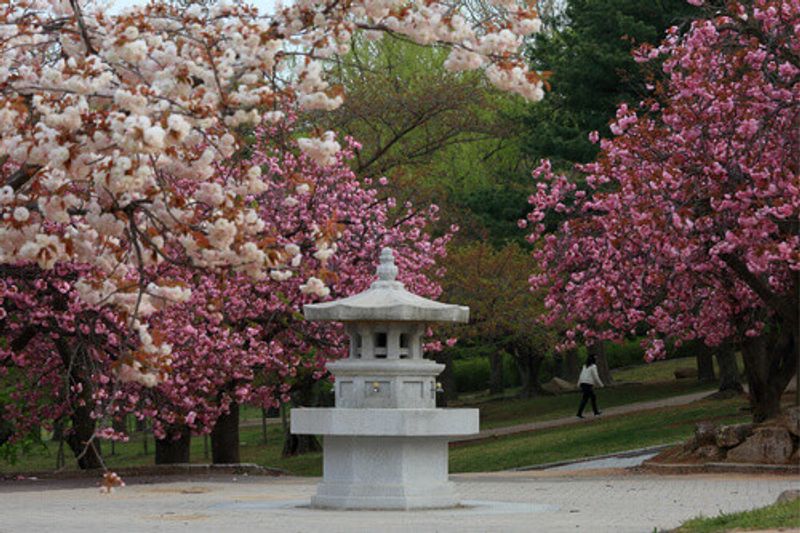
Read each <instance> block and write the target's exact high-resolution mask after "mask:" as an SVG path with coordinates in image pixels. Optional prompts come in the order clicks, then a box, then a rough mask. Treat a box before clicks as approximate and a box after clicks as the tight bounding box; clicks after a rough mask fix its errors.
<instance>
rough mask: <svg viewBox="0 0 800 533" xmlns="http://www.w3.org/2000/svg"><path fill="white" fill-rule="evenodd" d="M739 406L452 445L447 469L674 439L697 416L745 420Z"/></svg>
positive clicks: (484, 467)
mask: <svg viewBox="0 0 800 533" xmlns="http://www.w3.org/2000/svg"><path fill="white" fill-rule="evenodd" d="M744 405H746V402H745V401H744V400H742V399H740V398H734V399H731V400H722V401H720V400H704V401H700V402H696V403H693V404H689V405H685V406H679V407H670V408H663V409H657V410H650V411H645V412H642V413H634V414H628V415H620V416H613V417H606V418H604V417H600V418H596V419H589V420H590V421H589V422H587V423H585V424H579V425H573V426H566V427H561V428H552V429H547V430H537V431H533V432H530V433H522V434H517V435H510V436H507V437H499V438H496V439H491V440H485V441H481V442H475V443H471V444H464V445H458V446H454V447H452V448H451V449H450V471H451V472H480V471H493V470H506V469H509V468H517V467H522V466H529V465H537V464H543V463H550V462H554V461H565V460H572V459H580V458H584V457H592V456H595V455H603V454H607V453H613V452H619V451H624V450H631V449H635V448H642V447H646V446H653V445H657V444H665V443H670V442H675V441H679V440H682V439H685V438H686V437H688V436H689V435H691V434H692V432H693V430H694V426H695V424H696V423H697V422H699V421H701V420H714V421H716V422H720V423H735V422H740V421H746V420H748V419H749V416H748V414H747V413H745V412H743V411H741V410H740V408H741V407H743V406H744Z"/></svg>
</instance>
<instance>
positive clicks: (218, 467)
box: [0, 463, 289, 481]
mask: <svg viewBox="0 0 800 533" xmlns="http://www.w3.org/2000/svg"><path fill="white" fill-rule="evenodd" d="M109 470H110V471H113V472H116V473H117V474H119V475H120V476H122V477H123V478H133V477H150V476H180V475H202V474H208V475H215V474H226V475H248V476H286V475H289V472H287V471H286V470H282V469H280V468H266V467H263V466H260V465H257V464H255V463H235V464H194V463H178V464H170V465H149V466H131V467H124V468H109ZM101 474H102V471H101V470H65V471H62V472H57V471H56V472H53V471H44V472H27V473H22V474H8V475H6V474H0V481H2V480H15V479H19V478H20V476H21V477H23V478H28V479H30V478H37V479H82V478H96V477H99V476H100V475H101Z"/></svg>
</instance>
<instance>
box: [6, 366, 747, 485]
mask: <svg viewBox="0 0 800 533" xmlns="http://www.w3.org/2000/svg"><path fill="white" fill-rule="evenodd" d="M693 362H694V360H693V359H691V358H690V359H687V360H673V361H663V362H658V363H653V364H651V365H642V367H634V368H629V369H624V370H621V371H620V372H618V373H617V374H616V375H615V377H616V379H617V380H620V384H619V385H617V386H614V387H608V388H604V389H599V390H598V391H597V392H598V401H599V404H600V408H601V409H606V408H609V407H614V406H620V405H625V404H629V403H634V402H644V401H650V400H657V399H662V398H668V397H672V396H677V395H681V394H688V393H692V392H698V391H705V390H708V391H709V392H711V391H713V389H714V388H715V387H714V384H707V383H698V382H697V381H695V380H685V381H684V380H682V381H677V380H675V379H674V378H673V377H672V374H671V372H672V371H674V368H676V367H678V366H689V365H691V364H693ZM660 378H663V379H664V380H663V381H658V379H660ZM623 381H629V383H624V382H623ZM578 401H579V395H578V394H577V393H569V394H563V395H559V396H544V397H538V398H531V399H518V398H506V399H503V400H491V401H472V402H460V404H459V405H457V406H460V407H479V408H480V410H481V429H491V428H498V427H504V426H510V425H516V424H522V423H529V422H537V421H544V420H551V419H555V418H560V417H571V416H573V415H574V413H575V410H576V409H577V405H578ZM742 405H744V401H743V400H741V399H733V400H727V401H704V402H698V403H695V404H691V405H687V406H682V407H673V408H669V409H665V410H660V411H648V412H646V413H641V414H630V415H625V416H618V417H604V418H602V419H598V420H594V419H590V421H589V422H588V423H586V424H581V425H579V426H569V427H565V428H554V429H550V430H542V431H537V432H535V433H527V434H522V435H514V436H509V437H503V438H498V439H493V440H491V441H483V442H480V443H474V444H469V445H461V446H456V447H453V449H452V452H451V471H453V472H468V471H476V470H498V469H506V468H513V467H517V466H525V465H533V464H540V463H547V462H551V461H560V460H568V459H576V458H582V457H588V456H592V455H599V454H603V453H609V452H615V451H622V450H628V449H633V448H638V447H642V446H649V445H654V444H661V443H667V442H672V441H676V440H680V439H682V438H685V437H686V436H688V435H689V434H690V433H691V431H692V429H693V427H694V423H695V422H696V421H698V420H703V419H708V418H714V419H718V420H720V421H733V420H746V419H747V418H748V417H747V415H746V413H740V412H739V411H738V408H739V407H741V406H742ZM454 407H455V406H454ZM242 415H243V417H242V418H243V420H244V419H252V420H258V419H260V410H259V409H253V408H248V409H243V412H242ZM251 424H252V422H251ZM146 439H147V442H148V446H147V453H145V447H144V444H143V441H144V440H145V436H144V435H142V434H135V435H133V436H132V438H131V440H130V442H127V443H117V444H116V446H115V454H114V455H111V453H110V452H111V446H110V444H109V443H107V442H105V443H103V451H104V456H105V458H106V462H107V465H108V467H109V468H112V469H114V468H121V467H125V466H144V465H152V464H153V462H154V449H155V444H154V442H153V437H152V435H148V436H147V437H146ZM240 440H241V450H240V453H241V460H242V461H243V462H250V463H256V464H260V465H263V466H269V467H274V468H281V469H284V470H287V471H289V472H291V473H293V474H297V475H319V474H320V473H321V471H322V455H321V454H319V453H317V454H308V455H304V456H301V457H293V458H282V457H281V450H282V446H283V434H282V428H281V425H280V424H279V423H278V424H269V425H268V428H267V444H266V445H264V444H263V443H262V433H261V427H260V424H256V425H248V426H246V427H242V428H241V434H240ZM57 451H58V444H57V443H54V442H46V443H45V444H43V445H41V446H35V447H34V448H32V449H31V450H29V452H28V453H27V454H25V456H24V457H22V458H20V460H19V461H18V462H17V463H16V464H8V463H5V462H2V461H0V473H6V474H7V473H14V472H46V471H53V470H54V469H55V465H56V454H57ZM208 453H209V452H206V449H205V446H204V439H203V437H194V438H193V439H192V450H191V460H192V462H196V463H207V462H209V461H210V460H209V459H208ZM65 456H66V463H67V467H66V469H68V470H75V469H77V467H76V466H75V464H74V463H75V461H74V459H73V457H72V454H71V452H70V450H69V449H68V448H66V449H65Z"/></svg>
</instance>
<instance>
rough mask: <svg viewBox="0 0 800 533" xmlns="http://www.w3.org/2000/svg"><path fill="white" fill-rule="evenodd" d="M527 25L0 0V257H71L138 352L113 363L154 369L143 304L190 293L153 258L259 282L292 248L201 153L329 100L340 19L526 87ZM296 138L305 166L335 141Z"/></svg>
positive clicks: (453, 14) (160, 352) (91, 298)
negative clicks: (216, 200)
mask: <svg viewBox="0 0 800 533" xmlns="http://www.w3.org/2000/svg"><path fill="white" fill-rule="evenodd" d="M538 28H539V19H538V18H537V17H536V13H535V11H533V10H532V9H530V8H528V7H526V6H525V5H524V4H522V3H519V4H518V3H517V2H516V1H515V0H497V2H496V8H495V9H493V10H492V11H491V16H490V17H488V18H483V19H480V20H477V19H476V20H473V19H472V18H469V17H468V16H467V15H466V14H462V13H461V12H460V11H459V8H458V7H457V6H456V5H452V4H450V3H446V2H440V1H432V2H425V3H406V2H399V1H393V0H358V1H354V2H339V1H338V0H308V1H300V2H294V3H292V4H291V5H289V6H287V7H283V8H280V9H278V10H277V12H276V13H275V14H274V15H272V16H266V15H262V14H260V13H259V12H258V10H257V9H256V8H254V7H251V6H247V5H244V4H239V3H236V4H235V5H231V4H229V3H226V2H218V3H212V4H211V5H209V6H205V5H198V4H194V5H191V6H189V7H188V8H186V9H183V8H181V7H180V6H177V5H175V4H174V3H169V2H163V1H154V2H151V3H149V4H147V5H145V6H143V7H134V8H130V9H128V10H127V11H124V12H123V13H122V14H119V15H110V14H107V13H106V12H105V10H104V9H102V6H100V5H99V4H95V3H94V2H93V1H92V0H86V1H83V0H15V1H14V2H4V3H3V4H2V5H0V163H2V164H3V165H2V173H0V216H2V220H3V224H2V226H0V264H3V265H9V267H11V266H19V267H20V268H25V267H26V266H27V265H28V264H31V263H35V264H37V265H38V266H39V267H40V268H41V269H44V270H51V269H53V268H54V267H55V265H57V264H59V263H70V264H75V265H81V268H80V269H79V270H77V271H76V272H78V273H79V274H78V279H76V281H75V284H74V287H75V290H76V291H77V292H78V294H80V295H81V298H82V299H83V300H84V301H86V302H87V303H88V304H89V305H97V304H106V305H110V306H113V307H114V308H115V309H116V310H117V313H119V316H120V318H121V319H123V320H125V321H127V322H128V327H129V328H130V329H131V330H133V331H135V332H137V334H138V335H139V341H140V346H139V349H138V350H137V352H138V356H134V352H133V351H129V352H128V353H127V354H121V355H120V356H121V357H124V358H127V361H126V364H127V365H128V366H130V367H131V368H133V366H134V362H136V363H138V369H137V370H136V373H133V374H132V375H131V376H129V377H138V375H139V374H151V375H153V376H158V374H159V373H160V371H161V370H163V369H165V368H167V367H168V366H169V346H168V344H166V343H159V342H158V339H159V338H160V336H159V335H151V334H149V333H148V332H147V321H146V311H149V310H152V309H154V308H155V307H156V305H157V304H156V305H154V304H153V300H161V301H164V300H168V301H176V302H181V301H182V302H186V301H187V300H188V298H189V297H190V292H189V291H188V290H186V289H185V288H183V287H180V286H179V285H177V284H176V280H174V279H172V278H169V277H158V276H156V271H157V270H158V269H157V268H155V267H157V266H158V264H159V263H161V262H176V261H182V262H185V263H187V264H190V265H191V266H193V267H197V268H204V269H207V270H217V271H220V270H224V269H228V270H232V271H234V272H243V273H246V274H247V275H249V276H251V277H253V278H254V279H263V278H265V277H267V276H269V273H270V272H271V271H282V269H283V268H284V267H285V266H286V263H287V262H289V261H291V259H292V257H291V255H290V254H287V253H286V251H285V250H284V249H282V248H280V247H276V246H277V244H275V243H277V242H278V241H280V239H279V238H278V237H279V236H277V235H273V234H271V233H270V228H273V229H274V228H275V227H276V225H275V224H267V223H265V222H264V221H263V220H262V218H261V217H259V216H258V213H257V208H256V207H254V206H252V205H250V204H248V203H246V202H244V201H243V200H242V199H243V198H245V197H247V196H248V195H252V194H257V193H259V192H260V191H259V187H260V186H261V185H260V184H261V183H262V181H261V180H259V179H258V176H257V175H255V174H254V173H253V172H251V170H252V167H250V168H241V169H239V170H240V171H238V172H230V173H228V174H227V175H226V179H225V180H224V181H221V182H217V184H218V185H219V186H220V187H222V195H223V197H225V198H226V200H225V201H224V202H223V203H221V204H218V205H213V206H212V205H208V204H206V203H205V202H203V200H202V199H201V198H202V196H203V195H204V194H205V191H207V183H208V182H209V180H210V179H211V178H212V176H214V173H215V169H216V167H215V163H216V162H217V161H219V160H226V159H231V157H232V156H234V155H235V154H236V153H237V152H238V151H239V150H241V149H242V148H243V142H242V133H241V132H242V129H243V128H244V127H245V126H247V125H248V124H249V125H253V124H258V123H260V122H261V121H262V120H266V121H268V122H269V121H275V120H278V119H280V118H281V116H282V114H283V110H285V109H287V108H288V107H289V106H290V105H297V106H299V108H300V109H301V110H331V109H333V108H335V107H337V106H339V105H340V104H341V103H342V101H343V98H344V95H343V94H342V91H341V89H340V88H339V87H336V86H331V85H330V84H329V83H328V82H327V81H326V79H325V78H326V69H325V61H330V60H333V59H335V58H336V57H337V56H339V55H341V54H344V53H346V52H347V50H348V46H349V40H350V38H351V36H352V35H353V33H354V32H356V31H365V32H369V34H368V35H369V36H370V37H371V38H378V37H379V36H380V35H382V34H384V33H392V34H395V35H398V36H401V37H403V38H406V39H410V40H413V41H415V42H418V43H421V44H434V43H440V44H443V45H445V46H448V47H449V48H450V55H449V57H448V60H447V62H446V65H445V66H446V68H448V69H451V70H455V71H458V70H468V69H483V70H484V71H485V73H486V76H487V77H488V79H489V80H490V81H491V82H492V83H494V84H495V85H497V86H498V87H500V88H502V89H504V90H508V91H511V92H515V93H519V94H521V95H523V96H524V97H527V98H530V99H537V98H541V96H542V83H541V80H540V79H539V76H538V75H537V73H535V72H531V71H528V70H527V68H526V67H525V66H524V63H523V62H522V61H521V60H520V58H519V57H518V56H517V50H518V49H519V47H520V45H521V44H522V40H523V36H524V35H527V34H529V33H532V32H535V31H537V29H538ZM298 142H299V146H300V148H301V149H302V150H303V151H305V152H306V153H308V154H309V155H310V156H311V157H313V158H315V159H316V160H317V161H318V162H320V163H321V164H326V163H328V162H332V161H333V160H334V158H335V154H336V152H337V151H338V150H339V148H340V145H339V144H338V143H337V142H336V141H335V140H334V137H333V134H332V133H330V132H319V133H317V134H315V135H312V136H310V137H308V138H305V139H301V140H300V141H298ZM242 164H243V165H247V164H248V163H247V161H246V160H242ZM84 266H86V267H87V268H83V267H84ZM145 355H146V356H147V357H145ZM137 357H138V358H137ZM123 375H127V374H123Z"/></svg>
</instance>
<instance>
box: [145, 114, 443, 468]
mask: <svg viewBox="0 0 800 533" xmlns="http://www.w3.org/2000/svg"><path fill="white" fill-rule="evenodd" d="M292 133H293V128H292V126H291V124H290V123H287V124H283V125H278V126H273V127H269V128H260V129H259V131H257V133H256V140H255V142H254V143H253V145H251V146H250V149H249V151H250V155H249V160H250V162H251V163H252V164H253V165H254V166H256V167H257V168H263V169H264V174H263V175H262V179H263V180H264V182H265V183H267V184H269V188H268V189H267V190H265V191H264V192H263V193H262V194H260V195H257V196H256V197H254V198H253V201H255V202H257V203H258V206H259V207H258V212H259V215H260V216H261V218H262V220H264V221H265V224H275V225H276V227H274V228H270V231H271V232H272V233H273V234H275V235H280V236H281V237H280V241H279V242H277V243H276V246H279V247H280V248H282V249H283V250H285V251H286V253H288V254H290V255H291V257H292V259H291V261H289V262H288V264H287V265H286V267H285V268H284V269H283V270H275V271H273V272H272V273H271V275H270V276H269V277H268V278H266V279H264V280H260V281H257V282H254V281H253V280H252V279H250V278H249V277H248V276H247V275H245V274H243V273H237V274H233V275H224V276H220V275H213V274H205V275H202V276H197V275H196V274H193V273H192V271H190V270H187V271H186V274H187V275H188V276H189V277H187V279H186V282H187V284H189V286H190V287H191V288H192V296H191V298H190V299H189V301H188V302H186V303H185V304H179V305H176V306H172V307H170V308H169V309H167V310H165V311H163V312H161V313H157V314H155V315H153V317H152V321H153V322H154V324H155V325H156V329H157V330H158V331H165V332H168V333H167V339H168V341H169V342H170V344H171V345H172V346H173V364H172V366H171V372H170V373H169V374H168V377H167V378H166V379H165V380H164V382H163V383H161V384H159V385H158V386H157V387H155V388H154V389H152V390H151V391H144V392H143V393H142V394H143V399H144V405H143V408H142V410H141V411H140V416H148V417H152V418H153V420H154V430H155V434H156V437H157V438H158V439H160V440H162V441H166V440H169V438H170V437H178V440H179V441H180V442H181V445H182V449H183V450H184V452H183V453H188V438H187V437H188V433H187V428H188V430H190V431H192V432H194V433H207V432H212V451H213V452H214V454H213V455H214V461H215V462H238V443H237V442H235V439H234V442H232V443H231V445H230V446H220V447H219V449H217V447H216V446H214V442H215V440H217V439H216V438H215V437H216V436H218V438H219V439H222V435H223V434H224V435H225V436H226V438H227V439H230V438H231V437H232V436H235V435H238V414H237V413H238V405H240V404H242V403H245V402H249V403H252V404H257V405H259V406H260V407H263V408H269V407H277V406H279V405H280V404H281V403H285V402H287V401H288V400H289V393H290V392H291V381H292V379H293V378H294V377H295V376H296V375H297V373H298V371H299V370H300V369H302V368H305V369H309V370H310V372H311V374H312V376H313V378H314V379H315V380H318V379H320V378H321V377H322V376H324V375H325V373H326V372H325V368H324V364H325V362H326V361H327V360H328V359H329V358H332V357H333V358H335V357H338V356H341V355H342V354H343V350H344V349H345V347H346V343H345V341H344V335H343V334H342V332H341V328H338V327H332V326H330V325H321V324H318V323H308V322H305V321H304V320H303V319H302V316H301V314H300V313H301V311H302V305H303V304H304V303H310V302H313V301H316V300H318V299H320V298H325V297H329V296H330V297H343V296H347V295H350V294H353V293H355V292H358V291H361V290H364V289H366V288H367V287H368V284H369V283H370V282H371V280H372V279H373V277H374V269H375V264H376V258H377V255H378V253H379V251H380V249H381V248H382V247H384V246H392V247H394V248H395V249H396V250H397V253H398V256H399V257H398V262H399V264H400V266H401V271H402V277H403V281H404V282H405V283H406V285H407V286H408V287H409V289H410V290H412V291H414V292H417V293H419V294H423V295H425V296H429V297H436V296H438V295H439V293H440V292H441V289H440V287H439V284H438V282H436V281H435V280H436V278H438V277H440V276H441V274H442V273H443V272H442V270H441V269H437V268H436V265H435V262H436V260H437V259H438V258H440V257H442V256H443V255H444V253H445V245H446V243H447V242H448V241H449V239H450V234H449V233H448V234H445V235H443V236H441V237H438V238H432V237H431V236H430V235H428V234H427V233H426V227H427V226H428V224H429V223H430V222H432V221H434V220H435V219H436V208H435V207H431V208H429V209H426V210H415V209H414V207H413V206H411V205H408V206H406V207H405V213H404V215H403V216H402V217H401V218H399V219H398V220H396V221H394V222H393V221H392V219H391V218H390V216H389V211H390V208H391V207H394V205H393V200H392V199H391V198H382V197H381V194H380V192H379V190H380V186H379V187H378V188H377V189H376V188H365V187H364V186H363V185H362V184H361V183H360V182H359V180H358V179H357V178H356V176H355V174H354V173H353V172H352V171H351V170H350V168H349V167H348V166H347V159H348V158H351V157H352V155H353V154H352V150H353V149H355V148H357V145H355V144H353V143H352V142H351V143H350V144H349V147H348V148H347V149H346V150H343V151H340V152H339V154H338V155H337V156H336V160H335V161H334V162H333V163H331V164H330V165H328V166H320V165H319V164H317V163H316V162H315V161H314V160H313V159H312V158H311V157H309V156H306V155H304V154H302V152H301V151H300V150H299V149H298V148H297V143H296V142H295V141H293V140H292V139H291V137H292ZM207 201H209V202H212V203H213V201H214V200H213V199H212V198H208V199H207ZM220 427H224V428H225V430H224V431H222V430H221V429H220ZM218 430H219V431H218ZM184 459H188V457H187V458H184Z"/></svg>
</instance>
